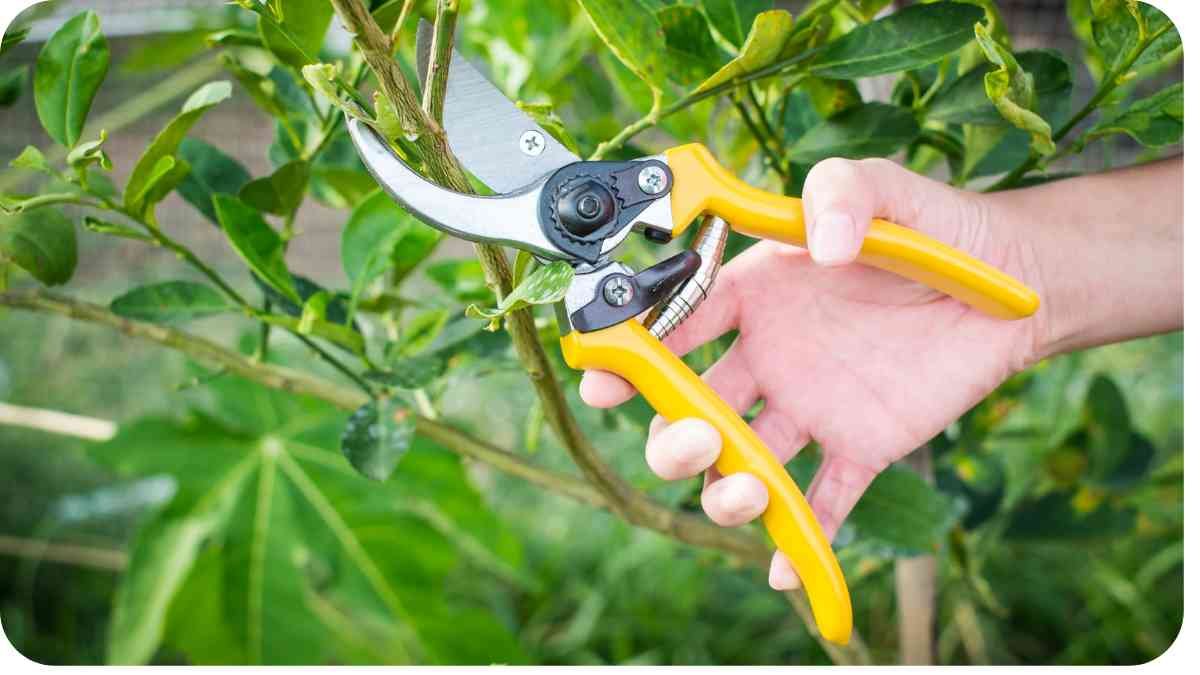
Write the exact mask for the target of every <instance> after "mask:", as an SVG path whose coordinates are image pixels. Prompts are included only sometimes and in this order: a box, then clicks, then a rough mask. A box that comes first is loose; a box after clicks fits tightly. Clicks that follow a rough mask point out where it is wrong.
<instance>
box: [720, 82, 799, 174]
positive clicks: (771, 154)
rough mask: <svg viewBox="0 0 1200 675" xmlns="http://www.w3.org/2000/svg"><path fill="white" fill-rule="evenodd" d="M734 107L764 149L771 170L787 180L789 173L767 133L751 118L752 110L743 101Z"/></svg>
mask: <svg viewBox="0 0 1200 675" xmlns="http://www.w3.org/2000/svg"><path fill="white" fill-rule="evenodd" d="M733 107H734V108H735V109H736V110H737V112H738V116H740V117H741V118H742V123H743V124H745V125H746V128H747V129H749V130H750V135H752V136H754V140H755V141H757V142H758V146H759V147H760V148H762V152H763V156H764V157H766V158H767V164H769V165H770V167H771V170H772V171H774V172H775V173H776V174H778V175H779V177H780V178H782V179H783V180H785V181H786V180H787V179H788V177H787V171H786V170H785V169H784V168H783V165H782V164H780V163H779V158H778V157H776V156H775V151H774V149H773V148H772V147H771V142H770V141H769V140H768V139H767V137H766V132H764V131H763V130H761V129H759V128H758V124H756V123H755V121H754V118H752V117H751V116H750V110H749V109H748V108H747V107H746V104H745V103H743V102H742V101H734V102H733Z"/></svg>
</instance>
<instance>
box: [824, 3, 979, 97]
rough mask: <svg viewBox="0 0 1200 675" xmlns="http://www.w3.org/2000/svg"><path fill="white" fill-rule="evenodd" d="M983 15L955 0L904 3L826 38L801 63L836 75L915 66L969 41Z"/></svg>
mask: <svg viewBox="0 0 1200 675" xmlns="http://www.w3.org/2000/svg"><path fill="white" fill-rule="evenodd" d="M982 19H983V10H981V9H979V8H978V7H974V6H972V5H965V4H960V3H957V2H938V3H932V4H924V5H914V6H912V7H906V8H904V9H902V10H900V11H898V12H896V13H895V14H891V15H889V16H886V17H884V18H882V19H879V20H878V21H872V22H870V23H866V24H863V25H861V26H859V27H857V28H855V29H854V30H852V31H850V32H849V33H846V34H845V35H843V36H842V37H840V38H838V39H836V40H834V41H833V42H830V43H829V44H827V45H825V46H824V47H822V48H821V49H820V50H818V51H817V53H816V54H814V55H813V56H812V57H811V58H810V59H809V60H807V61H806V63H805V65H806V67H807V71H808V72H809V73H811V74H813V75H815V76H817V77H826V78H830V79H836V80H849V79H856V78H860V77H871V76H873V75H885V74H887V73H895V72H898V71H901V70H910V69H913V68H920V67H921V66H924V65H928V64H930V63H933V62H935V61H937V60H938V59H940V58H942V57H944V56H946V55H947V54H950V53H952V52H954V51H955V50H956V49H958V48H959V47H962V46H963V45H964V44H966V43H967V42H968V41H970V40H971V38H972V36H973V35H974V33H973V30H974V29H973V27H974V25H975V23H976V22H978V21H980V20H982Z"/></svg>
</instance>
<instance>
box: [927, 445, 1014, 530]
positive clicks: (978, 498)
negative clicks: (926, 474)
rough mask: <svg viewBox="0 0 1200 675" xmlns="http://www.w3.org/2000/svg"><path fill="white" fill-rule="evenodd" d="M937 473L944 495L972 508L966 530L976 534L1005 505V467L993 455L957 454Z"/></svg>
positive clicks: (948, 458)
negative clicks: (957, 498) (959, 498)
mask: <svg viewBox="0 0 1200 675" xmlns="http://www.w3.org/2000/svg"><path fill="white" fill-rule="evenodd" d="M943 461H944V464H945V465H944V466H939V467H938V469H937V472H936V477H937V488H938V490H939V491H940V492H942V493H943V494H948V495H951V496H954V497H961V498H962V499H964V500H965V501H966V503H967V505H968V508H967V512H966V514H965V515H964V516H963V519H962V524H963V527H964V528H966V529H968V530H973V529H975V528H976V527H978V526H980V525H982V524H983V523H984V522H985V521H987V519H989V518H991V517H992V516H993V515H994V514H995V513H996V512H997V511H999V509H1000V505H1001V503H1002V502H1003V501H1004V491H1005V487H1006V486H1005V483H1006V479H1005V477H1004V465H1003V463H1001V462H1000V461H999V460H997V459H996V458H995V457H994V456H992V455H990V454H980V453H978V452H955V453H954V454H953V455H951V456H950V457H947V458H946V459H945V460H943Z"/></svg>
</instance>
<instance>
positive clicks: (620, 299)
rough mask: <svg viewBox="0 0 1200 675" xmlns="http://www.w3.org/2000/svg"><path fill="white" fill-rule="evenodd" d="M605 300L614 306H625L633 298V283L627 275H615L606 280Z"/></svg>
mask: <svg viewBox="0 0 1200 675" xmlns="http://www.w3.org/2000/svg"><path fill="white" fill-rule="evenodd" d="M604 300H605V302H607V303H608V304H610V305H612V306H613V307H624V306H625V305H628V304H629V302H630V301H631V300H633V284H631V283H629V279H628V278H626V277H613V278H611V279H609V280H608V281H606V282H604Z"/></svg>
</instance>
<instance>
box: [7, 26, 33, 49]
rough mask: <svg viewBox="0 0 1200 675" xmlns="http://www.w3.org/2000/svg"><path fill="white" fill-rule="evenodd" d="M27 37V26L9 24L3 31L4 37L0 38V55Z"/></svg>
mask: <svg viewBox="0 0 1200 675" xmlns="http://www.w3.org/2000/svg"><path fill="white" fill-rule="evenodd" d="M28 37H29V26H20V27H18V26H9V27H8V29H7V30H5V31H4V37H3V38H0V56H4V55H5V54H7V53H8V50H10V49H12V48H13V47H16V46H17V45H19V44H21V43H22V42H24V41H25V39H26V38H28Z"/></svg>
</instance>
